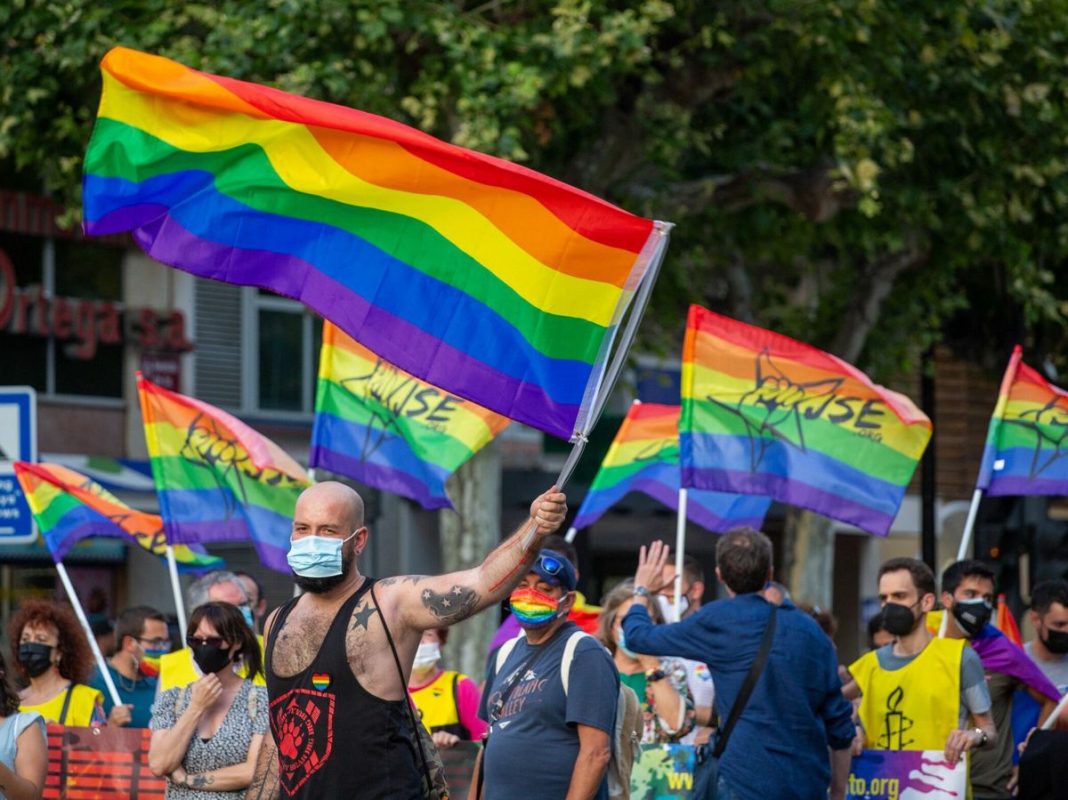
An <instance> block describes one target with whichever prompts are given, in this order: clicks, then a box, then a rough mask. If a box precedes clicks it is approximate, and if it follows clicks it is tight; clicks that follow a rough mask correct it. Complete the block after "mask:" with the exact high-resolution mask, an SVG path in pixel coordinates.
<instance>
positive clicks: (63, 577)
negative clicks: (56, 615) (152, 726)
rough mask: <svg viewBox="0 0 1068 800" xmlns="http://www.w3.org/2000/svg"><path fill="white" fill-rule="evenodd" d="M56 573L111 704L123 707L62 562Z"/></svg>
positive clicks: (106, 663)
mask: <svg viewBox="0 0 1068 800" xmlns="http://www.w3.org/2000/svg"><path fill="white" fill-rule="evenodd" d="M56 572H58V573H59V580H60V582H61V583H62V584H63V589H64V590H65V591H66V592H67V597H68V598H69V599H70V604H71V605H72V606H73V607H74V614H75V615H76V616H77V617H78V622H80V623H81V624H82V628H84V629H85V635H86V636H87V637H88V638H89V648H90V649H91V650H92V651H93V658H95V659H96V665H97V667H98V668H99V669H100V677H102V678H103V679H104V685H105V686H106V687H107V689H108V694H109V695H111V702H112V703H114V704H115V705H117V706H121V705H122V698H121V697H119V690H118V689H116V688H115V681H113V680H112V679H111V672H110V671H109V670H108V662H107V661H105V660H104V654H103V653H101V652H100V645H98V644H97V643H96V636H94V635H93V628H92V626H90V625H89V620H88V619H87V618H86V616H85V609H83V608H82V602H81V600H79V599H78V595H77V593H76V592H75V591H74V584H72V583H71V582H70V575H68V574H67V568H66V567H65V566H63V562H62V561H59V562H56Z"/></svg>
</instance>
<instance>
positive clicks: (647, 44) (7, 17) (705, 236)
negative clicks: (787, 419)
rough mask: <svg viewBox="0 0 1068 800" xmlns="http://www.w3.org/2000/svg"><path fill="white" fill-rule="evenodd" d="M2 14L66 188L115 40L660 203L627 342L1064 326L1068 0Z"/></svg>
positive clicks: (17, 67)
mask: <svg viewBox="0 0 1068 800" xmlns="http://www.w3.org/2000/svg"><path fill="white" fill-rule="evenodd" d="M0 25H2V27H3V30H4V34H3V49H2V52H0V74H2V75H4V78H5V79H4V82H3V88H2V90H0V91H2V93H3V94H2V103H0V158H2V159H5V160H6V161H7V162H8V163H14V164H15V165H17V167H18V168H19V169H20V170H22V171H24V173H26V174H29V175H33V176H35V177H36V178H38V179H43V180H44V182H45V184H46V187H47V188H48V190H49V191H52V192H55V193H56V194H57V195H58V196H60V197H61V198H63V199H65V200H66V201H67V202H68V204H69V205H71V206H72V207H76V205H77V191H78V189H77V187H78V178H79V172H80V159H81V154H82V152H83V151H84V147H85V143H86V141H87V139H88V135H89V131H90V126H91V123H92V119H93V113H94V110H95V104H96V100H97V97H98V91H99V78H98V74H97V70H96V63H97V62H98V61H99V59H100V57H101V56H102V55H103V54H104V53H105V52H106V50H107V49H108V48H109V47H111V46H113V45H115V44H125V45H128V46H132V47H137V48H140V49H144V50H148V51H152V52H158V53H161V54H164V55H168V56H171V57H174V58H176V59H178V60H181V61H183V62H185V63H187V64H190V65H192V66H195V67H199V68H203V69H206V70H210V71H215V72H220V73H225V74H228V75H231V76H234V77H238V78H243V79H247V80H252V81H258V82H265V83H270V84H273V85H276V86H279V87H281V88H283V89H286V90H289V91H294V92H299V93H302V94H306V95H309V96H312V97H317V98H321V99H325V100H330V101H333V102H337V103H342V104H345V105H351V106H358V107H361V108H364V109H367V110H370V111H374V112H377V113H381V114H385V115H387V116H391V117H394V118H398V119H402V120H404V121H407V122H410V123H412V124H414V125H417V126H419V127H421V128H423V129H425V130H428V131H430V132H432V133H434V134H436V135H438V136H442V137H444V138H447V139H450V140H452V141H454V142H457V143H459V144H462V145H464V146H468V147H473V148H477V149H479V150H483V151H486V152H491V153H495V154H498V155H502V156H504V157H507V158H510V159H514V160H516V161H521V162H525V163H527V164H529V165H530V166H532V167H534V168H536V169H540V170H543V171H545V172H548V173H550V174H553V175H555V176H558V177H560V178H562V179H564V180H567V181H569V182H572V183H575V184H577V185H579V186H582V187H583V188H586V189H588V190H590V191H593V192H595V193H598V194H602V195H605V196H607V197H609V198H611V199H613V200H615V201H617V202H619V203H621V204H622V205H624V206H626V207H628V208H630V209H632V210H634V211H636V212H639V213H643V214H649V215H655V216H657V217H659V218H663V219H668V220H671V221H674V222H676V223H677V224H678V227H677V229H676V232H675V235H674V241H673V244H672V247H671V250H670V253H669V259H668V263H667V265H666V267H665V273H664V275H663V277H662V278H661V285H660V286H659V287H658V290H657V292H656V294H655V295H654V307H653V311H652V313H651V314H650V315H649V317H647V319H648V322H647V323H646V325H645V326H644V330H643V335H644V336H645V337H646V339H645V342H644V344H645V346H646V347H655V346H657V345H659V346H660V347H662V348H663V349H664V350H665V351H666V352H673V351H675V350H676V348H677V346H678V345H677V343H678V337H679V334H680V332H681V326H682V319H683V318H684V312H685V305H686V303H688V302H690V301H696V302H703V303H706V304H708V305H710V306H712V307H716V308H720V309H723V310H725V311H727V312H729V313H733V314H735V315H736V316H739V317H742V318H747V319H752V320H754V321H757V322H759V323H761V324H764V325H769V326H772V327H775V328H777V329H779V330H783V331H785V332H787V333H791V334H794V335H797V336H800V337H801V338H804V339H806V340H808V341H811V342H813V343H815V344H818V345H821V346H824V347H828V348H830V349H832V350H834V351H835V352H838V353H840V354H841V355H843V356H845V357H847V358H849V359H851V360H858V361H860V362H861V364H862V365H863V366H866V367H868V368H871V369H874V371H875V372H876V374H881V375H884V376H885V375H887V374H891V373H893V372H894V371H896V370H898V369H899V368H900V367H901V366H902V364H903V363H905V362H906V361H907V359H908V357H909V356H910V354H915V353H916V352H917V351H918V350H920V349H922V348H923V347H925V346H926V345H927V344H928V343H930V342H931V341H933V340H936V339H938V338H939V337H940V336H942V335H943V334H944V332H945V331H946V330H950V329H952V326H950V325H949V324H948V323H949V321H951V320H956V322H954V325H956V326H957V327H956V330H958V331H960V330H965V331H967V338H968V339H969V340H970V341H974V339H975V335H976V330H978V331H979V335H980V336H981V337H985V338H984V342H983V343H984V345H985V348H982V349H985V350H986V351H988V352H990V353H994V354H996V357H997V359H998V360H1000V358H1001V355H1002V354H1003V353H1004V351H1005V349H1006V346H1007V344H1008V341H1007V340H1008V339H1010V338H1011V337H1012V336H1016V335H1019V334H1022V333H1027V332H1028V331H1030V332H1031V335H1032V336H1033V337H1034V336H1037V337H1038V338H1037V344H1039V345H1043V346H1044V347H1045V349H1048V350H1055V349H1056V345H1058V344H1059V343H1060V337H1061V333H1060V331H1061V329H1062V324H1063V322H1064V318H1065V315H1066V307H1065V303H1064V301H1063V300H1062V299H1061V297H1062V296H1063V295H1062V290H1063V288H1064V286H1063V283H1064V279H1063V278H1060V279H1059V277H1058V276H1059V275H1060V273H1061V272H1063V270H1062V269H1061V265H1062V264H1063V263H1064V261H1065V255H1066V252H1068V217H1066V214H1065V206H1066V191H1068V188H1066V178H1065V172H1066V160H1068V156H1066V155H1065V153H1066V149H1065V145H1066V144H1068V116H1066V111H1065V109H1068V103H1066V102H1065V100H1066V98H1065V93H1066V91H1068V80H1066V77H1068V75H1066V73H1068V47H1066V46H1065V44H1066V43H1065V31H1068V0H1044V2H1028V0H957V2H953V3H916V2H908V1H907V0H898V2H886V1H885V0H884V1H883V2H877V0H841V1H840V2H836V3H821V2H811V0H768V2H765V3H760V4H757V3H746V2H725V1H724V0H676V1H675V2H668V0H630V2H622V1H621V0H555V1H553V0H514V1H513V2H508V0H488V1H487V2H429V1H428V0H374V1H372V0H359V1H358V2H350V1H348V0H241V1H240V2H238V1H237V0H219V1H218V2H213V3H203V4H197V3H186V4H178V3H172V2H168V1H167V0H118V1H117V2H114V3H107V4H104V3H93V2H89V0H65V1H62V0H14V2H13V3H9V4H7V5H6V6H5V7H4V8H2V9H0ZM1006 309H1012V311H1011V313H1007V312H1006ZM962 319H964V320H966V321H967V320H971V323H972V324H970V325H965V326H964V328H961V327H960V321H961V320H962ZM976 321H978V322H980V323H982V324H976ZM1039 334H1040V335H1039Z"/></svg>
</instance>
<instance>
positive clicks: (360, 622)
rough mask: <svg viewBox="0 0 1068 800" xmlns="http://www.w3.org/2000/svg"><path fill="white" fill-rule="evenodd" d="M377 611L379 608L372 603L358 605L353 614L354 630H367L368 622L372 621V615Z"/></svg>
mask: <svg viewBox="0 0 1068 800" xmlns="http://www.w3.org/2000/svg"><path fill="white" fill-rule="evenodd" d="M377 611H378V609H377V608H376V607H375V606H373V605H371V604H370V603H368V604H367V605H365V606H360V607H358V608H357V609H356V610H355V611H354V612H353V614H352V630H356V628H363V629H364V630H367V623H369V622H370V621H371V617H373V616H374V615H375V613H376V612H377Z"/></svg>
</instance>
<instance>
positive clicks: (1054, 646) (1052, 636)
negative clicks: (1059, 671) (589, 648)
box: [1042, 630, 1068, 656]
mask: <svg viewBox="0 0 1068 800" xmlns="http://www.w3.org/2000/svg"><path fill="white" fill-rule="evenodd" d="M1042 644H1044V645H1045V646H1046V649H1047V650H1049V651H1050V652H1051V653H1055V654H1057V655H1059V656H1063V655H1064V654H1065V653H1068V631H1055V630H1048V631H1046V638H1045V639H1043V640H1042Z"/></svg>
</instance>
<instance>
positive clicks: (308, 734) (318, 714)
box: [271, 689, 334, 797]
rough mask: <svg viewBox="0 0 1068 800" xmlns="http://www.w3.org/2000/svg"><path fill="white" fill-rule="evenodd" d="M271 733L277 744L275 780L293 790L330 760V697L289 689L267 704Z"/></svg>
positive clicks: (288, 790)
mask: <svg viewBox="0 0 1068 800" xmlns="http://www.w3.org/2000/svg"><path fill="white" fill-rule="evenodd" d="M271 733H273V734H274V740H275V742H277V744H278V779H279V782H280V783H281V784H282V788H283V789H285V791H286V794H287V795H289V796H290V797H292V796H293V795H294V794H296V793H297V790H298V789H300V787H301V786H303V785H304V783H305V782H306V781H307V780H308V778H310V777H311V776H312V775H314V774H315V773H316V772H318V771H319V769H320V768H321V767H322V766H323V764H325V763H326V762H327V761H328V760H329V759H330V753H331V752H332V751H333V749H334V695H332V694H327V693H326V692H316V691H313V690H312V689H290V690H289V691H288V692H286V693H285V694H283V695H282V696H281V697H277V698H275V699H274V701H273V702H272V703H271Z"/></svg>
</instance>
